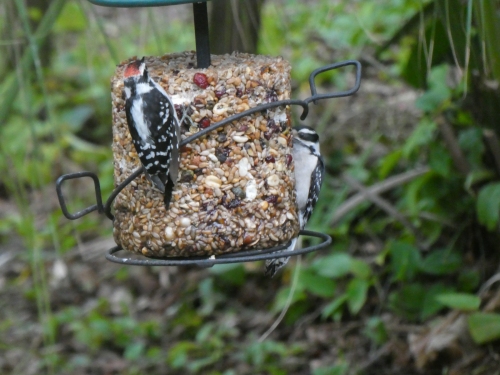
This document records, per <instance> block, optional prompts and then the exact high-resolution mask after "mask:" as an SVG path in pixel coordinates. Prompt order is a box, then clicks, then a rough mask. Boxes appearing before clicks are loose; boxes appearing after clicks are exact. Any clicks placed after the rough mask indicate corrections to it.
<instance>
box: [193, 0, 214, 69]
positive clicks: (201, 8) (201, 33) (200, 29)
mask: <svg viewBox="0 0 500 375" xmlns="http://www.w3.org/2000/svg"><path fill="white" fill-rule="evenodd" d="M193 15H194V34H195V37H196V59H197V67H198V68H199V69H203V68H208V67H209V66H210V43H209V40H208V12H207V3H206V2H202V3H193Z"/></svg>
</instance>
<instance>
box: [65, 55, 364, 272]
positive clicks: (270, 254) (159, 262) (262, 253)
mask: <svg viewBox="0 0 500 375" xmlns="http://www.w3.org/2000/svg"><path fill="white" fill-rule="evenodd" d="M350 65H351V66H354V67H355V68H356V81H355V84H354V86H353V87H352V88H351V89H350V90H347V91H340V92H333V93H326V94H318V93H317V90H316V83H315V81H314V80H315V78H316V76H317V75H318V74H320V73H323V72H326V71H330V70H334V69H338V68H342V67H345V66H350ZM360 84H361V64H360V63H359V61H357V60H347V61H342V62H340V63H335V64H331V65H327V66H324V67H321V68H318V69H316V70H314V71H313V72H312V73H311V74H310V76H309V86H310V89H311V96H310V97H308V98H307V99H305V100H298V99H288V100H280V101H275V102H271V103H266V104H262V105H258V106H256V107H254V108H251V109H249V110H246V111H244V112H240V113H238V114H235V115H233V116H230V117H228V118H226V119H224V120H222V121H219V122H217V123H215V124H212V125H210V126H209V127H208V128H206V129H202V130H200V131H199V132H197V133H196V134H194V135H192V136H190V137H188V138H186V139H184V140H183V141H182V142H181V143H180V145H181V146H184V145H186V144H188V143H191V142H193V141H194V140H196V139H198V138H200V137H202V136H204V135H206V134H208V133H210V132H211V131H214V130H216V129H218V128H220V127H222V126H224V125H227V124H229V123H231V122H233V121H236V120H239V119H241V118H243V117H246V116H250V115H252V114H254V113H256V112H261V111H266V110H269V109H273V108H277V107H282V106H289V105H299V106H301V107H302V109H303V111H302V114H301V116H300V119H301V120H304V119H305V118H306V117H307V115H308V113H309V103H311V102H313V103H314V104H317V101H318V100H322V99H331V98H340V97H345V96H350V95H352V94H354V93H355V92H356V91H358V89H359V86H360ZM142 172H143V167H142V166H141V167H139V168H137V169H136V170H135V171H134V172H132V174H131V175H130V176H129V177H127V178H126V179H125V180H124V181H123V182H122V183H121V184H119V185H118V186H117V187H116V188H115V189H114V190H113V192H112V193H111V195H110V196H109V198H108V199H107V200H106V203H105V204H104V205H103V203H102V197H101V188H100V184H99V178H98V177H97V175H96V174H95V173H93V172H78V173H69V174H65V175H62V176H61V177H59V178H58V179H57V181H56V192H57V197H58V199H59V204H60V206H61V210H62V212H63V214H64V216H65V217H66V218H68V219H70V220H75V219H78V218H80V217H82V216H85V215H87V214H88V213H90V212H93V211H96V210H97V211H98V212H99V213H104V214H105V215H106V216H107V217H108V218H109V219H110V220H114V215H113V214H112V213H111V206H112V203H113V201H114V199H115V198H116V197H117V195H118V194H119V193H120V192H121V191H122V190H123V189H124V188H125V186H127V185H128V184H129V183H130V182H132V181H133V180H134V179H135V178H137V177H138V176H139V175H140V174H141V173H142ZM84 177H90V178H92V179H93V180H94V189H95V196H96V202H97V203H96V204H94V205H92V206H89V207H87V208H85V209H83V210H81V211H78V212H76V213H74V214H72V213H70V212H69V211H68V209H67V205H66V201H65V199H64V195H63V193H62V184H63V182H64V181H66V180H71V179H77V178H84ZM300 234H303V235H307V236H313V237H319V238H321V239H323V242H322V243H321V244H319V245H315V246H310V247H307V248H304V249H301V250H299V251H293V252H291V253H290V254H289V255H298V254H304V253H308V252H311V251H316V250H319V249H322V248H324V247H326V246H328V245H329V244H330V243H331V238H330V236H328V235H326V234H323V233H318V232H311V231H304V230H303V231H301V232H300ZM286 247H287V245H282V246H278V247H275V248H271V249H264V250H252V251H250V252H248V251H247V252H245V251H240V252H237V253H231V254H225V255H219V256H217V257H216V258H215V259H213V258H206V257H205V258H198V257H196V258H173V257H170V258H168V259H154V258H151V259H147V260H137V259H129V258H119V257H116V256H114V255H113V254H114V253H116V252H118V251H120V250H122V248H121V247H120V246H116V247H113V248H112V249H110V250H109V251H108V254H107V255H106V259H108V260H110V261H112V262H116V263H121V264H130V265H147V266H172V265H187V264H199V265H205V266H210V265H213V264H220V263H237V262H248V261H255V260H261V259H272V258H279V257H282V256H283V254H282V253H281V254H280V253H278V251H280V250H283V249H286ZM287 256H288V254H287Z"/></svg>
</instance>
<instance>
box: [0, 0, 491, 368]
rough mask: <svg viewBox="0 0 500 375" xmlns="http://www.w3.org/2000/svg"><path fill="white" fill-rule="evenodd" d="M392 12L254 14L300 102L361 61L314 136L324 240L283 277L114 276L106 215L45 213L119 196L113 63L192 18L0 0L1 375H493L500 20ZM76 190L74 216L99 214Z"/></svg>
mask: <svg viewBox="0 0 500 375" xmlns="http://www.w3.org/2000/svg"><path fill="white" fill-rule="evenodd" d="M383 3H384V4H383V6H381V5H380V3H379V2H376V1H355V2H352V1H351V2H347V1H341V0H338V1H331V0H315V1H314V2H304V1H299V0H267V1H266V2H264V4H263V5H262V14H261V30H260V33H259V35H260V36H259V38H260V39H259V45H258V49H259V53H264V54H272V55H278V54H281V55H283V56H284V57H285V58H287V59H288V60H289V61H291V63H292V66H293V79H294V95H296V96H297V97H302V96H306V95H308V94H309V93H308V92H307V90H308V85H307V79H308V75H309V73H310V72H311V71H312V70H313V69H315V68H318V67H320V66H322V65H325V64H328V63H332V62H336V61H340V60H344V59H350V58H357V59H359V60H360V61H361V62H362V64H363V66H364V72H363V83H362V87H361V90H360V92H359V93H358V94H357V95H356V96H355V97H353V98H348V99H339V100H337V101H335V102H331V101H328V102H322V103H319V105H318V106H316V107H315V108H312V113H311V114H310V116H309V118H308V119H307V120H306V121H307V122H308V124H313V125H314V126H315V127H316V129H317V130H318V131H319V132H320V133H321V135H322V139H323V141H324V142H323V144H322V150H323V153H324V154H325V157H326V160H327V167H328V168H327V169H328V176H327V179H326V181H325V183H324V188H323V190H322V192H321V197H320V201H319V203H318V207H317V209H316V210H315V212H314V215H313V218H312V219H311V220H310V222H309V228H311V229H313V230H318V231H322V232H326V233H328V234H330V235H331V236H332V238H333V245H332V246H331V248H329V249H327V250H323V251H321V252H318V253H316V254H311V255H308V256H307V257H304V258H302V259H300V258H298V259H295V261H294V262H291V264H290V265H289V266H288V267H287V269H285V271H284V272H283V273H281V274H280V275H279V276H278V277H276V278H275V279H272V280H269V279H266V278H265V277H264V276H263V267H262V265H261V264H245V265H241V264H240V265H228V266H216V267H214V268H213V269H210V270H200V269H196V268H180V269H175V268H172V269H145V268H144V269H143V268H140V269H139V268H133V267H128V268H127V267H118V266H116V265H112V264H108V263H106V262H104V260H103V256H102V252H100V253H99V254H97V257H96V251H92V247H95V248H96V249H99V247H102V248H103V249H104V248H106V246H108V245H109V243H110V242H109V241H107V242H106V240H103V238H104V239H106V238H110V236H111V225H110V223H109V221H106V220H105V219H103V218H102V217H100V216H99V215H97V214H91V215H87V216H85V217H84V218H82V219H79V220H77V221H74V222H69V221H68V220H66V219H65V218H64V217H63V216H62V214H61V212H60V209H59V207H58V203H57V200H56V199H55V189H54V181H55V179H56V178H57V177H58V176H60V175H61V174H63V173H69V172H75V171H80V170H91V171H94V172H96V173H97V174H98V175H99V177H100V181H101V184H102V189H103V196H104V197H107V196H108V195H109V193H110V191H111V189H112V186H113V181H112V175H113V173H112V162H111V160H112V156H111V149H110V147H109V145H110V143H111V132H110V125H109V124H110V98H109V78H110V77H111V76H112V74H113V70H114V66H115V65H116V64H117V63H119V62H120V61H121V60H123V59H125V58H127V57H130V56H133V55H138V56H141V55H148V54H149V55H153V54H155V55H158V54H163V53H166V52H173V51H182V50H186V49H192V48H194V36H193V28H192V24H191V23H192V20H191V17H190V14H189V13H190V9H189V7H185V6H176V7H168V8H164V9H161V10H156V9H155V10H153V9H129V10H119V11H118V10H113V11H110V10H107V9H104V8H99V7H95V6H93V5H90V3H88V2H85V1H76V0H74V1H71V0H54V1H52V2H50V3H48V5H47V4H44V2H40V4H39V3H38V2H37V1H22V0H10V1H9V0H8V1H7V2H3V3H2V4H0V20H1V22H0V30H2V38H1V40H0V48H1V50H2V53H0V78H1V79H0V98H1V102H0V124H1V126H0V152H1V155H2V157H1V158H0V173H1V175H2V176H3V177H2V179H1V182H0V205H1V208H0V248H1V249H2V251H1V252H0V295H1V298H0V369H1V371H0V372H2V373H6V374H31V373H33V374H34V373H37V374H38V373H47V374H67V373H72V374H80V373H82V374H83V373H103V374H104V373H113V372H114V373H122V374H141V373H146V372H148V373H155V374H156V373H158V374H160V373H169V374H170V373H173V374H176V373H179V374H180V373H193V374H201V373H203V374H224V375H230V374H243V373H248V374H306V373H311V374H314V375H320V374H321V375H323V374H329V375H330V374H335V375H336V374H338V375H340V374H399V373H401V374H413V373H415V374H420V373H422V374H434V373H436V374H438V373H439V374H498V373H500V372H499V370H498V369H499V368H500V367H499V366H498V359H497V356H496V355H495V352H498V350H499V339H500V329H499V328H498V327H500V303H499V301H500V299H499V296H500V294H499V292H498V290H499V289H498V287H497V282H498V280H499V278H498V262H499V255H500V253H499V252H498V245H497V244H498V241H499V236H500V231H499V228H500V226H499V224H500V223H499V221H500V179H499V175H500V142H499V140H498V137H499V136H500V134H499V129H498V124H499V123H500V121H499V120H500V119H499V116H500V115H499V112H498V110H497V108H498V107H499V105H500V91H499V90H498V85H499V82H500V45H499V43H500V39H499V38H498V35H500V30H499V28H500V7H499V6H498V4H497V2H495V1H494V0H484V1H480V2H474V1H472V0H468V1H461V0H432V1H431V0H427V1H424V0H418V1H417V0H385V1H384V2H383ZM166 21H168V22H166ZM318 81H319V82H320V84H321V86H322V89H324V90H338V89H342V88H346V87H349V86H350V84H352V74H351V72H350V71H348V70H343V71H339V72H335V73H327V74H322V75H321V76H319V77H318ZM294 120H295V123H297V122H298V121H299V120H298V117H297V118H295V119H294ZM332 145H333V146H332ZM68 185H69V186H68V191H69V190H70V191H71V192H73V193H74V195H75V196H76V197H80V198H75V199H74V202H72V207H71V209H72V210H73V211H74V210H76V209H78V208H79V207H84V206H88V205H90V204H92V203H94V202H93V201H94V197H93V187H92V184H91V183H90V182H89V184H88V185H83V186H82V184H68ZM100 241H101V242H100ZM102 241H104V245H99V244H100V243H102ZM89 246H90V248H89ZM274 323H276V324H274ZM277 323H279V324H277Z"/></svg>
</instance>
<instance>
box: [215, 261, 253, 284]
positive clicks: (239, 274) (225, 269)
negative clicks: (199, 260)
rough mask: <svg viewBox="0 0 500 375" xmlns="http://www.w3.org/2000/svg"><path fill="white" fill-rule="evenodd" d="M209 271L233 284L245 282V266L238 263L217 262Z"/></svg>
mask: <svg viewBox="0 0 500 375" xmlns="http://www.w3.org/2000/svg"><path fill="white" fill-rule="evenodd" d="M210 273H212V274H216V275H218V276H219V277H220V278H221V279H222V280H224V281H227V282H229V283H231V284H233V285H243V283H244V282H245V268H244V267H243V265H241V264H238V263H232V264H231V263H229V264H217V265H215V266H214V267H212V268H211V269H210Z"/></svg>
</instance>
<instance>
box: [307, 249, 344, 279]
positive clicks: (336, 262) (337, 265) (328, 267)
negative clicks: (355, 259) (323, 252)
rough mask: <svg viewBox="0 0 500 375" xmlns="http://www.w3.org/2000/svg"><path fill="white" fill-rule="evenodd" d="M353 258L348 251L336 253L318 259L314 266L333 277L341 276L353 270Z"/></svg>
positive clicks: (320, 271)
mask: <svg viewBox="0 0 500 375" xmlns="http://www.w3.org/2000/svg"><path fill="white" fill-rule="evenodd" d="M351 264H352V258H351V256H350V255H349V254H346V253H335V254H332V255H329V256H327V257H323V258H318V259H316V260H315V261H314V262H313V264H312V267H313V268H314V269H315V270H316V271H317V272H318V273H319V274H320V275H321V276H325V277H331V278H334V279H335V278H340V277H343V276H345V275H347V274H348V273H349V272H350V271H351Z"/></svg>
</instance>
